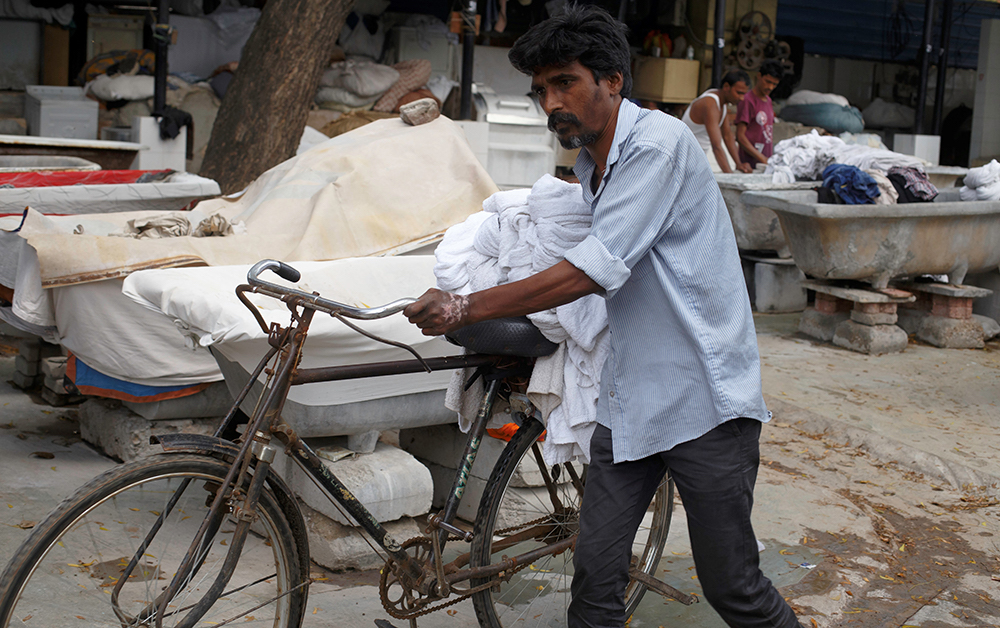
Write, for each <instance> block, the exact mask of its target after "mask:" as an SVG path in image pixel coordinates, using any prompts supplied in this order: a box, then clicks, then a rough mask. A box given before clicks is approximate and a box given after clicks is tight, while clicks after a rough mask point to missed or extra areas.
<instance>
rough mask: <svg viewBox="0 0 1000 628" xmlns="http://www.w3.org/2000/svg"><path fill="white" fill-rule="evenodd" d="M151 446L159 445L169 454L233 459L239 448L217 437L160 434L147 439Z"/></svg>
mask: <svg viewBox="0 0 1000 628" xmlns="http://www.w3.org/2000/svg"><path fill="white" fill-rule="evenodd" d="M149 443H150V444H151V445H157V444H158V445H160V447H162V448H163V451H166V452H170V453H182V452H183V453H199V454H201V453H204V454H222V455H224V456H230V457H235V456H237V455H238V454H239V453H240V448H239V447H237V446H236V444H235V443H233V442H231V441H228V440H226V439H224V438H219V437H217V436H208V435H206V434H160V435H159V436H157V435H155V434H154V435H153V436H150V437H149Z"/></svg>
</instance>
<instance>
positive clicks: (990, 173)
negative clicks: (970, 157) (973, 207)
mask: <svg viewBox="0 0 1000 628" xmlns="http://www.w3.org/2000/svg"><path fill="white" fill-rule="evenodd" d="M959 195H960V196H961V198H962V200H963V201H1000V163H998V162H997V160H996V159H994V160H993V161H991V162H990V163H988V164H986V165H985V166H982V167H980V168H971V169H970V170H969V173H968V174H967V175H965V185H963V186H962V189H961V190H959Z"/></svg>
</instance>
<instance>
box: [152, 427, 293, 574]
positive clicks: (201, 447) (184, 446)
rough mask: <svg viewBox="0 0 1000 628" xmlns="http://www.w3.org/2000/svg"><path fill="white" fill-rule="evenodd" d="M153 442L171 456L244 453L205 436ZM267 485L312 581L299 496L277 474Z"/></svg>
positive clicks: (174, 436)
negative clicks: (297, 499)
mask: <svg viewBox="0 0 1000 628" xmlns="http://www.w3.org/2000/svg"><path fill="white" fill-rule="evenodd" d="M149 442H150V444H153V445H156V444H159V445H160V446H161V447H162V448H163V451H164V452H167V453H193V454H209V455H212V454H219V455H223V456H226V457H229V458H235V457H236V456H238V455H239V453H240V449H239V447H238V446H237V445H236V444H235V443H233V442H232V441H228V440H226V439H224V438H219V437H217V436H207V435H205V434H183V433H181V434H160V435H159V436H156V435H153V436H150V437H149ZM267 485H268V488H270V489H271V491H272V492H273V493H274V496H275V498H276V499H277V500H278V503H279V504H280V505H281V509H282V510H283V511H284V513H285V518H286V519H287V520H288V524H289V525H290V526H291V527H292V531H293V532H294V536H295V541H296V544H297V545H298V550H299V563H300V564H299V568H300V569H301V571H302V574H303V577H304V578H308V577H309V535H308V532H307V530H306V523H305V520H304V519H303V517H302V511H301V510H300V509H299V505H298V502H297V501H296V499H295V494H294V493H293V492H292V489H290V488H289V487H288V485H287V484H285V481H284V480H282V479H281V477H280V476H279V475H278V474H277V473H269V474H268V477H267Z"/></svg>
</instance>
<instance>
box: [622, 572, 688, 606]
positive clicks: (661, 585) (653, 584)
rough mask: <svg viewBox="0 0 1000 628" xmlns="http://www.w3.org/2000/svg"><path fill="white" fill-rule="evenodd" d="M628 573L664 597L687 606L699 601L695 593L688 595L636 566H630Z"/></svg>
mask: <svg viewBox="0 0 1000 628" xmlns="http://www.w3.org/2000/svg"><path fill="white" fill-rule="evenodd" d="M628 575H629V577H630V578H632V579H633V580H636V581H638V582H640V583H642V584H644V585H646V587H648V588H650V589H652V590H653V591H656V592H657V593H659V594H660V595H662V596H663V597H668V598H670V599H673V600H677V601H678V602H680V603H681V604H684V605H685V606H691V605H692V604H694V603H695V602H697V601H698V598H696V597H694V596H693V595H688V594H687V593H683V592H681V591H678V590H677V589H675V588H673V587H672V586H670V585H669V584H667V583H666V582H661V581H660V580H657V579H656V578H654V577H653V576H651V575H649V574H648V573H646V572H644V571H640V570H639V569H638V568H636V567H631V568H629V570H628Z"/></svg>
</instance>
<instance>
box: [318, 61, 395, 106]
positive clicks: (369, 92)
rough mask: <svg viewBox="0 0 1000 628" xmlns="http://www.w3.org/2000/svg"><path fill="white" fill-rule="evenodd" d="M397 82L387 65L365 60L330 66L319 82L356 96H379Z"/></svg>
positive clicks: (392, 69)
mask: <svg viewBox="0 0 1000 628" xmlns="http://www.w3.org/2000/svg"><path fill="white" fill-rule="evenodd" d="M398 80H399V72H398V71H397V70H396V69H395V68H392V67H390V66H388V65H382V64H381V63H375V62H374V61H368V60H366V59H348V60H346V61H340V62H338V63H334V64H333V65H331V66H330V67H329V68H328V69H327V70H326V71H325V72H323V76H322V78H320V80H319V84H320V85H322V86H323V87H340V88H343V89H346V90H347V91H349V92H352V93H354V94H355V95H357V96H362V97H363V96H381V95H382V94H383V93H385V91H386V90H387V89H389V88H390V87H392V86H393V85H395V84H396V81H398Z"/></svg>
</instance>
